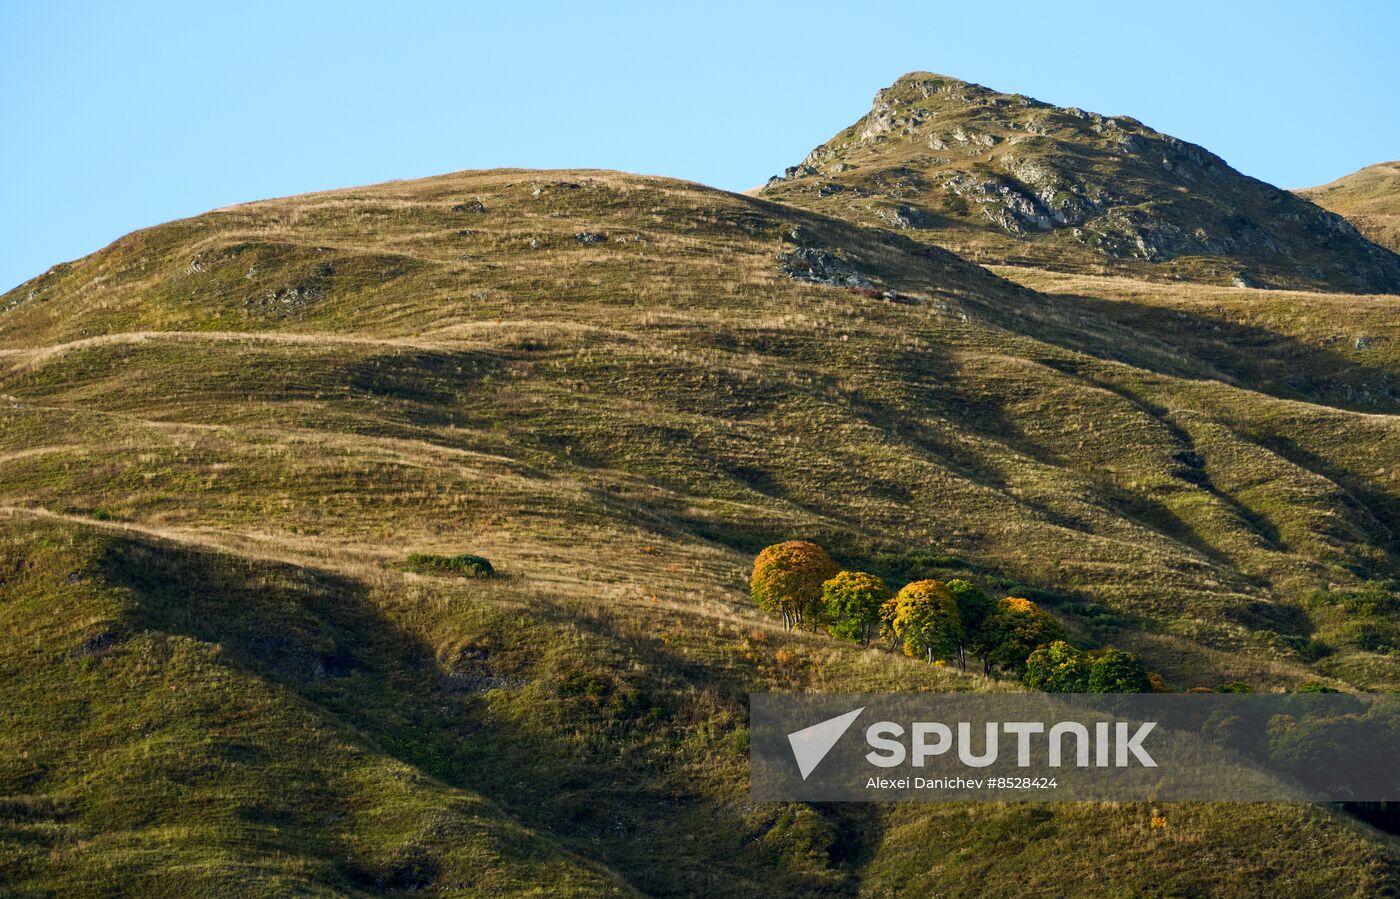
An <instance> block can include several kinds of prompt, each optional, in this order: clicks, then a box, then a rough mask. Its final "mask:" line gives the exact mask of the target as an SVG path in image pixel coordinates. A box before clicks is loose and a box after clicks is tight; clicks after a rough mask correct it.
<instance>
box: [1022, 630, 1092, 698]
mask: <svg viewBox="0 0 1400 899" xmlns="http://www.w3.org/2000/svg"><path fill="white" fill-rule="evenodd" d="M1089 668H1090V663H1089V659H1088V657H1087V656H1085V654H1084V653H1083V652H1082V651H1081V650H1078V649H1076V648H1074V647H1073V646H1070V645H1069V644H1068V643H1066V642H1065V641H1063V640H1056V641H1055V642H1054V643H1050V644H1048V645H1046V646H1042V647H1040V648H1039V649H1037V650H1035V651H1034V652H1032V653H1031V654H1030V655H1029V656H1027V657H1026V673H1025V675H1024V676H1023V677H1022V680H1023V681H1025V684H1026V686H1028V687H1030V688H1031V689H1032V690H1043V691H1044V692H1046V693H1083V692H1085V691H1086V690H1087V689H1088V686H1089Z"/></svg>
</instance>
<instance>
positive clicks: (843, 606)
mask: <svg viewBox="0 0 1400 899" xmlns="http://www.w3.org/2000/svg"><path fill="white" fill-rule="evenodd" d="M889 598H890V590H889V588H888V587H886V586H885V582H884V581H882V580H881V579H880V578H878V577H876V576H875V575H873V574H867V573H866V572H864V571H842V572H840V573H839V574H837V575H836V576H835V577H833V578H832V579H831V580H829V581H827V582H826V583H824V584H822V607H823V609H824V611H825V613H826V623H827V624H826V629H827V630H828V631H830V632H831V635H832V636H834V637H840V638H841V639H843V640H851V641H854V642H857V643H862V644H866V643H869V642H870V635H871V633H872V632H873V631H874V630H875V627H876V625H878V624H879V623H880V607H881V606H882V605H884V604H885V602H886V600H888V599H889Z"/></svg>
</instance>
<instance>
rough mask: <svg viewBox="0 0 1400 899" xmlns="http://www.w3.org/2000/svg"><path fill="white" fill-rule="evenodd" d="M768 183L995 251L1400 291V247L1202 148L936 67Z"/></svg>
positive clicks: (1026, 260)
mask: <svg viewBox="0 0 1400 899" xmlns="http://www.w3.org/2000/svg"><path fill="white" fill-rule="evenodd" d="M763 194H764V195H765V196H767V197H769V198H771V199H775V200H781V201H783V202H788V203H794V204H797V205H802V206H806V207H809V208H813V209H817V210H820V211H823V212H826V213H827V214H835V215H842V216H845V217H847V218H853V219H856V220H858V221H862V222H863V223H866V224H876V225H884V226H886V227H888V226H894V227H896V228H901V229H909V230H911V231H913V232H914V234H913V236H915V237H917V238H919V239H922V240H925V241H927V242H930V243H936V244H939V245H942V246H945V247H947V248H948V249H951V250H954V251H955V252H958V253H961V254H963V255H965V256H968V257H970V258H972V259H974V260H975V261H978V262H983V263H1007V264H1034V265H1039V266H1044V267H1049V268H1057V269H1062V270H1071V271H1087V272H1123V273H1131V274H1136V275H1140V276H1166V277H1172V278H1187V279H1190V280H1198V281H1206V282H1214V283H1221V284H1228V283H1232V282H1238V281H1241V280H1243V281H1245V282H1246V283H1252V284H1268V285H1272V286H1279V287H1314V288H1317V287H1323V288H1332V289H1338V288H1340V289H1349V290H1357V291H1363V292H1394V291H1400V257H1398V256H1396V255H1394V254H1393V253H1390V252H1388V251H1386V250H1383V249H1381V248H1380V247H1377V246H1375V245H1373V244H1371V243H1370V242H1369V241H1367V240H1366V239H1364V238H1363V237H1361V236H1360V235H1359V234H1358V233H1357V232H1356V230H1355V229H1354V228H1353V227H1352V226H1351V225H1350V224H1348V223H1347V222H1346V221H1345V220H1344V219H1342V218H1341V217H1340V216H1337V215H1334V214H1332V213H1330V212H1327V211H1325V210H1323V209H1320V208H1318V207H1316V206H1314V205H1312V204H1311V203H1308V202H1306V201H1304V200H1302V199H1300V198H1298V197H1297V196H1294V195H1292V194H1290V193H1288V192H1287V191H1283V190H1280V189H1278V188H1276V187H1273V186H1272V185H1268V184H1265V183H1263V182H1261V181H1258V180H1257V179H1253V178H1249V177H1247V176H1245V175H1242V174H1240V173H1239V172H1237V171H1235V170H1234V169H1233V168H1231V167H1230V166H1229V165H1228V164H1227V163H1226V162H1225V161H1224V160H1223V159H1221V158H1220V157H1219V156H1216V155H1215V154H1214V153H1211V152H1210V151H1208V150H1206V149H1205V148H1203V147H1199V146H1197V145H1195V144H1191V143H1188V142H1186V141H1183V140H1180V139H1178V138H1176V137H1173V136H1171V135H1168V134H1163V133H1161V132H1159V131H1156V130H1155V129H1153V128H1150V127H1148V126H1147V125H1144V124H1143V123H1142V122H1140V121H1138V120H1137V119H1135V118H1132V117H1130V116H1123V115H1116V116H1105V115H1101V114H1098V113H1094V112H1089V111H1086V110H1083V109H1079V108H1077V107H1057V106H1053V105H1051V104H1049V103H1045V102H1042V101H1040V100H1036V99H1034V98H1032V97H1027V96H1023V95H1020V94H1007V93H1002V92H999V91H996V90H993V89H991V88H988V87H984V86H982V85H978V84H972V83H970V82H966V81H962V80H960V79H957V78H951V77H948V76H945V75H938V74H934V73H931V72H910V73H908V74H906V75H904V76H902V77H900V78H899V79H898V80H897V81H895V82H894V83H893V84H891V85H890V86H889V87H886V88H883V89H881V90H880V91H879V92H877V93H876V95H875V99H874V102H873V103H872V105H871V108H870V111H869V112H867V113H866V114H865V115H864V116H862V117H861V118H860V119H858V120H857V121H856V122H854V123H853V124H852V125H850V126H849V127H847V128H846V129H844V130H842V131H841V132H840V133H839V134H837V135H836V136H835V137H833V138H832V139H831V140H829V141H827V142H826V143H824V144H822V145H821V146H819V147H817V148H815V149H814V150H812V152H811V153H809V154H808V155H807V157H806V158H805V159H804V160H803V161H802V162H801V163H799V164H798V165H796V166H793V167H791V168H789V169H787V170H786V171H785V172H784V174H783V175H781V176H778V177H776V178H774V179H772V180H770V181H769V183H768V185H767V186H766V187H765V189H764V191H763Z"/></svg>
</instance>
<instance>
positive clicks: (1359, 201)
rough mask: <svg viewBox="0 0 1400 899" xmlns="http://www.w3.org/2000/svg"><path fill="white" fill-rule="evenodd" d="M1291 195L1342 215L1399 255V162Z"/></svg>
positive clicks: (1368, 169) (1378, 164)
mask: <svg viewBox="0 0 1400 899" xmlns="http://www.w3.org/2000/svg"><path fill="white" fill-rule="evenodd" d="M1295 193H1297V194H1298V195H1299V196H1301V197H1304V198H1305V199H1307V200H1309V201H1310V202H1313V203H1316V204H1317V205H1319V206H1321V207H1322V208H1323V209H1330V210H1331V211H1333V212H1335V213H1337V214H1338V215H1340V216H1343V217H1344V218H1346V220H1347V221H1349V222H1351V223H1352V224H1353V225H1355V226H1356V230H1358V231H1360V232H1361V233H1362V234H1364V235H1366V236H1367V237H1368V238H1370V239H1371V240H1373V241H1375V242H1376V243H1378V244H1380V245H1381V246H1383V247H1386V248H1388V249H1390V250H1394V251H1396V252H1400V162H1381V163H1377V164H1376V165H1369V166H1367V167H1366V168H1364V169H1362V170H1360V171H1359V172H1353V173H1352V174H1350V175H1347V176H1346V177H1343V178H1338V179H1337V180H1336V181H1333V182H1331V183H1330V184H1324V185H1322V186H1321V187H1309V188H1306V189H1304V190H1299V191H1295Z"/></svg>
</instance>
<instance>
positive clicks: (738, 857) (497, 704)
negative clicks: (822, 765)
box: [97, 536, 880, 895]
mask: <svg viewBox="0 0 1400 899" xmlns="http://www.w3.org/2000/svg"><path fill="white" fill-rule="evenodd" d="M97 567H98V569H99V570H100V572H101V574H102V575H103V576H105V578H106V579H107V580H108V581H109V582H110V583H112V584H113V585H115V586H118V587H122V588H125V589H126V590H127V591H129V593H130V595H131V597H132V599H133V600H134V602H133V604H132V606H131V609H130V611H129V612H128V614H127V617H128V624H129V625H130V626H131V627H132V628H140V629H144V630H147V631H153V632H163V633H169V634H179V635H184V636H187V637H191V638H193V639H197V640H200V641H202V642H204V643H207V644H210V645H214V646H217V647H218V648H219V656H218V658H219V661H221V662H223V663H224V664H228V665H230V666H232V667H234V668H237V669H240V670H243V671H246V672H248V673H250V674H252V675H254V676H256V677H258V678H261V679H265V680H267V681H269V682H272V683H275V684H277V685H278V686H280V687H282V688H284V689H286V690H288V691H290V692H291V693H293V694H294V695H296V696H298V697H300V698H302V699H303V700H305V701H307V702H308V703H310V704H311V705H312V706H314V707H315V708H316V709H317V710H318V711H319V712H320V713H321V714H323V715H325V716H327V717H328V718H329V719H331V720H333V721H335V722H337V723H339V724H341V725H344V726H347V727H349V728H351V729H353V730H354V731H355V732H356V733H358V734H361V735H362V736H363V737H364V739H365V741H366V743H367V744H368V746H369V747H370V748H371V750H372V751H375V752H380V753H385V754H388V755H390V756H392V757H394V758H396V759H398V760H399V761H402V762H404V763H405V764H408V765H410V766H412V767H414V768H416V769H417V770H419V771H422V772H424V773H426V774H428V775H430V776H432V777H434V778H436V779H438V780H440V781H442V782H444V783H446V784H449V785H451V786H455V787H459V788H462V789H467V790H471V791H473V792H476V793H478V794H480V795H482V796H484V797H486V798H488V799H490V800H493V801H495V802H496V803H498V804H499V805H500V806H501V807H502V808H503V809H505V810H506V811H507V814H509V815H510V816H511V817H512V818H514V819H516V820H517V821H519V822H520V823H521V824H523V825H525V826H527V827H529V828H532V829H534V830H536V831H538V832H541V833H546V834H549V835H551V836H553V837H554V838H555V839H558V840H559V841H561V843H562V844H563V845H565V846H566V847H569V848H571V849H573V850H574V851H578V852H581V853H583V854H585V855H587V856H589V857H591V858H596V859H597V860H598V861H600V862H601V863H603V864H605V865H608V866H609V867H610V868H611V869H612V870H614V871H616V872H618V873H619V874H621V875H622V876H623V877H625V878H626V879H627V880H628V881H629V882H630V883H631V884H632V885H633V886H634V887H635V888H636V889H638V890H641V891H643V892H645V893H648V894H652V895H686V894H693V893H694V892H697V891H704V890H703V889H702V888H707V887H713V888H716V889H721V888H724V886H723V885H724V884H726V883H728V884H734V883H743V884H747V886H749V887H752V888H753V889H754V890H762V891H776V892H778V893H783V892H785V891H797V892H802V891H804V890H807V889H813V888H816V887H817V886H818V885H820V886H822V887H823V888H825V889H827V890H830V889H831V887H832V885H833V881H832V880H831V879H829V877H825V878H819V879H816V880H810V881H809V880H808V879H807V878H808V876H809V875H808V874H806V873H804V872H801V871H796V870H790V869H788V868H786V867H785V866H784V864H783V863H781V862H779V861H777V860H775V859H774V858H770V857H768V856H766V855H765V854H764V852H763V851H762V849H761V847H760V846H759V845H758V844H757V843H756V842H755V839H754V838H755V837H756V836H758V835H759V833H756V832H755V830H754V823H753V822H752V821H751V820H749V819H748V818H747V817H746V816H745V815H744V814H743V813H742V809H737V808H734V807H731V806H730V805H727V804H722V803H720V802H719V801H717V800H716V798H714V797H712V796H707V795H706V794H705V793H704V791H703V790H702V789H701V788H700V787H699V786H692V785H690V784H689V776H688V767H687V761H686V753H684V752H683V751H682V749H681V743H682V741H683V740H684V739H685V735H686V733H687V732H688V729H689V728H690V727H693V726H708V725H707V724H706V723H705V722H703V721H699V720H692V719H694V718H695V713H694V712H693V711H692V709H691V708H690V704H689V702H688V700H687V699H686V697H687V696H693V694H694V685H696V684H704V685H705V687H706V690H707V692H708V694H709V695H711V696H713V697H714V699H715V701H718V702H720V703H722V704H723V705H724V706H727V707H728V708H729V709H730V714H731V717H732V718H733V719H734V720H738V721H742V720H744V718H745V717H746V700H747V694H748V692H749V691H750V690H751V689H753V687H754V684H755V683H756V681H757V673H756V671H755V670H753V669H752V668H748V669H745V668H743V667H742V666H740V667H738V668H736V667H732V666H718V667H717V666H714V665H710V664H708V663H706V662H704V661H702V660H701V659H699V658H697V657H693V656H690V655H687V654H677V653H675V652H673V651H670V650H668V648H667V646H666V643H665V641H664V640H663V639H660V638H658V637H656V636H653V635H650V634H644V633H637V632H636V629H635V628H633V627H619V626H618V622H617V620H616V619H615V617H614V613H613V612H612V611H611V610H610V609H608V608H607V607H606V606H603V605H597V606H588V607H584V606H583V605H579V606H577V607H575V606H574V605H572V604H568V607H567V608H566V607H561V606H559V605H555V604H553V603H548V602H542V601H531V600H530V599H529V598H524V599H525V601H526V602H527V605H528V611H527V612H526V613H525V615H526V616H527V617H525V618H522V616H521V613H520V612H519V611H514V612H509V613H502V615H503V616H504V617H503V619H502V620H501V621H500V622H496V623H488V624H487V625H486V628H485V631H484V632H483V633H478V634H477V636H476V640H477V642H476V643H474V644H472V645H471V646H470V647H468V648H467V649H466V650H464V651H463V652H461V653H460V654H459V657H458V658H456V659H452V660H448V661H446V662H440V660H439V659H437V657H436V655H435V652H434V647H432V646H430V645H429V644H427V643H425V642H424V641H423V640H422V639H420V638H418V637H416V636H415V635H413V634H411V633H409V632H408V631H406V630H405V629H404V628H403V627H402V626H401V625H399V624H398V623H397V622H396V621H395V620H394V619H393V618H391V617H390V616H388V615H386V614H384V613H383V611H382V609H381V608H380V607H379V605H378V604H377V603H376V602H375V599H374V597H373V596H372V594H371V592H370V591H369V590H368V589H367V588H366V586H365V585H364V584H362V583H359V582H357V581H355V580H353V579H350V578H346V577H343V576H340V575H338V574H334V573H331V572H326V571H319V570H314V569H309V568H303V567H299V566H295V565H289V564H283V563H277V562H268V561H254V560H247V559H243V558H239V557H235V556H231V555H226V554H223V553H219V552H214V551H208V550H202V549H195V548H190V547H185V546H178V545H174V544H168V543H165V542H162V541H158V540H154V539H151V538H146V537H141V536H122V537H118V538H113V539H112V540H110V541H109V542H108V544H107V545H106V546H105V547H104V549H103V551H102V553H101V554H100V556H99V558H98V559H97ZM481 612H482V613H483V614H486V610H485V609H484V607H483V608H481ZM517 631H518V632H517ZM562 635H569V636H568V639H569V640H570V641H571V642H572V643H574V644H579V643H583V644H587V645H589V646H591V647H592V648H591V649H590V650H588V651H587V652H586V653H582V654H576V655H575V656H566V657H565V658H563V659H557V658H552V657H550V653H549V641H550V640H551V639H557V638H561V637H562ZM507 644H515V645H514V646H513V647H512V646H509V645H507ZM507 657H509V658H510V659H513V661H502V659H504V658H507ZM502 666H504V667H502ZM638 672H641V673H638ZM583 734H591V735H592V737H591V738H590V739H588V740H586V741H585V742H584V743H583V744H581V743H580V735H583ZM219 739H220V740H221V741H222V742H223V743H225V744H227V745H221V746H219V747H218V751H219V752H220V753H221V754H224V755H226V756H228V757H231V758H235V757H236V758H243V757H244V756H247V757H248V758H247V759H246V760H248V761H251V762H253V763H257V762H258V761H259V759H258V757H257V756H256V754H253V755H249V752H250V748H249V747H245V746H242V745H240V744H239V741H238V740H237V739H236V738H233V737H229V736H227V735H225V736H223V737H220V738H219ZM820 813H821V814H823V816H824V817H826V818H828V819H829V820H830V821H831V823H832V827H833V832H834V833H835V834H836V840H835V842H834V843H833V845H832V846H831V850H830V859H831V864H832V866H833V868H834V869H840V870H844V871H846V873H845V874H844V875H842V877H841V878H838V880H841V879H842V878H845V877H850V876H854V874H853V872H852V871H850V870H849V869H850V868H851V866H853V865H855V864H857V863H858V860H859V859H861V858H864V857H866V856H867V855H868V853H870V852H872V851H874V850H873V847H874V846H877V845H878V842H879V821H880V817H879V816H878V815H866V814H862V813H854V812H851V811H850V810H841V809H822V810H820ZM253 814H257V815H263V816H264V817H266V816H268V815H272V816H273V817H274V818H275V817H276V815H277V814H279V813H278V812H277V811H276V810H261V811H259V810H255V811H254V812H253ZM278 820H280V819H278ZM720 821H722V822H725V823H723V824H722V826H720V827H719V828H718V829H716V828H715V826H714V825H715V822H720ZM304 826H315V825H314V822H307V823H305V825H304ZM697 829H700V830H701V831H703V832H705V833H706V840H707V841H709V844H708V845H707V846H706V847H705V848H704V851H703V852H701V851H700V847H699V846H698V845H697V844H695V843H693V842H692V841H693V839H694V833H695V832H696V830H697ZM643 836H645V838H644V839H642V837H643ZM682 850H685V851H686V853H687V858H686V859H684V860H675V861H673V862H671V863H668V864H669V865H670V867H669V868H668V869H660V868H657V867H656V866H655V858H656V855H657V853H661V854H668V855H669V854H675V853H677V852H680V851H682ZM343 855H344V860H343V861H342V862H341V868H342V873H343V875H344V876H345V877H346V879H347V880H348V881H350V882H353V883H358V884H360V885H362V886H367V887H371V888H374V887H375V885H376V884H380V885H382V884H383V883H386V882H392V881H393V879H394V878H395V877H397V876H399V874H398V872H396V871H377V870H366V869H365V868H363V867H362V866H361V865H360V863H359V861H358V860H357V859H356V858H355V856H354V854H353V852H352V851H350V850H349V849H346V850H343ZM386 878H387V880H386ZM843 892H845V890H844V889H837V893H843Z"/></svg>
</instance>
